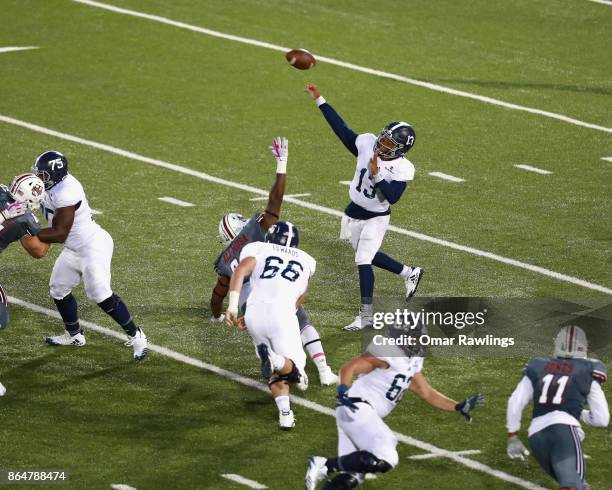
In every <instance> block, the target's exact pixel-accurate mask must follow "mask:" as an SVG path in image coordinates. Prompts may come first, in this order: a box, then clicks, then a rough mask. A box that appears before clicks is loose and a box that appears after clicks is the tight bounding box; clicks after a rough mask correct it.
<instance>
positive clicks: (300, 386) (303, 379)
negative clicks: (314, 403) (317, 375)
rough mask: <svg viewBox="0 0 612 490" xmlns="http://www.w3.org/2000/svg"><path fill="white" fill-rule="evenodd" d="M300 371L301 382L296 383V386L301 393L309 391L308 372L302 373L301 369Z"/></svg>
mask: <svg viewBox="0 0 612 490" xmlns="http://www.w3.org/2000/svg"><path fill="white" fill-rule="evenodd" d="M298 371H299V372H300V380H299V381H298V382H297V383H295V386H296V387H297V389H298V390H300V391H306V390H307V389H308V376H307V375H306V371H302V370H301V369H299V368H298Z"/></svg>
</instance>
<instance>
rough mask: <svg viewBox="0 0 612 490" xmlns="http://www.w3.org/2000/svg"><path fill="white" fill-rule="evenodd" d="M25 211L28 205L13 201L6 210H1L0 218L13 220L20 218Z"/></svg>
mask: <svg viewBox="0 0 612 490" xmlns="http://www.w3.org/2000/svg"><path fill="white" fill-rule="evenodd" d="M27 210H28V205H27V204H26V203H25V202H23V201H15V202H14V203H11V205H10V206H9V207H8V208H6V209H3V210H2V211H0V212H1V213H2V216H4V218H5V219H13V218H16V217H17V216H21V215H22V214H24V213H25V212H26V211H27Z"/></svg>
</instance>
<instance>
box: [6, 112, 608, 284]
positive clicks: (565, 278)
mask: <svg viewBox="0 0 612 490" xmlns="http://www.w3.org/2000/svg"><path fill="white" fill-rule="evenodd" d="M0 121H1V122H5V123H7V124H12V125H14V126H19V127H22V128H26V129H29V130H31V131H35V132H37V133H41V134H46V135H49V136H54V137H56V138H59V139H62V140H66V141H72V142H74V143H78V144H80V145H84V146H89V147H91V148H97V149H98V150H102V151H107V152H109V153H113V154H115V155H119V156H122V157H125V158H129V159H131V160H136V161H139V162H142V163H146V164H148V165H153V166H156V167H161V168H165V169H167V170H172V171H173V172H178V173H181V174H185V175H190V176H192V177H196V178H198V179H202V180H207V181H209V182H214V183H216V184H220V185H225V186H227V187H232V188H234V189H240V190H243V191H245V192H251V193H253V194H258V195H260V196H267V195H268V194H269V191H265V190H263V189H258V188H257V187H252V186H250V185H245V184H240V183H238V182H233V181H231V180H226V179H222V178H220V177H215V176H214V175H210V174H207V173H204V172H199V171H197V170H193V169H190V168H188V167H183V166H181V165H176V164H174V163H169V162H165V161H163V160H157V159H155V158H150V157H145V156H143V155H139V154H138V153H134V152H131V151H127V150H122V149H120V148H115V147H114V146H110V145H106V144H103V143H97V142H95V141H91V140H86V139H83V138H79V137H78V136H72V135H70V134H66V133H61V132H59V131H55V130H53V129H49V128H45V127H43V126H38V125H36V124H32V123H28V122H25V121H21V120H19V119H15V118H12V117H9V116H3V115H0ZM285 201H287V202H290V203H292V204H295V205H297V206H301V207H303V208H307V209H311V210H313V211H318V212H320V213H324V214H329V215H332V216H338V217H342V216H343V214H344V213H343V212H342V211H339V210H337V209H332V208H328V207H325V206H320V205H318V204H314V203H311V202H308V201H301V200H299V199H297V198H294V197H286V198H285ZM388 229H389V230H390V231H393V232H396V233H400V234H402V235H406V236H409V237H412V238H416V239H417V240H422V241H424V242H429V243H434V244H436V245H441V246H443V247H448V248H452V249H454V250H461V251H462V252H466V253H469V254H472V255H476V256H478V257H484V258H487V259H490V260H494V261H496V262H501V263H503V264H507V265H512V266H514V267H519V268H521V269H525V270H528V271H530V272H535V273H537V274H542V275H544V276H547V277H551V278H553V279H556V280H558V281H562V282H567V283H570V284H574V285H576V286H580V287H583V288H587V289H591V290H593V291H599V292H601V293H605V294H609V295H612V289H610V288H607V287H605V286H601V285H599V284H595V283H592V282H589V281H585V280H583V279H579V278H577V277H573V276H569V275H567V274H561V273H560V272H555V271H551V270H549V269H546V268H544V267H540V266H538V265H532V264H528V263H526V262H521V261H520V260H516V259H511V258H509V257H504V256H502V255H497V254H494V253H492V252H486V251H484V250H480V249H477V248H474V247H469V246H466V245H461V244H459V243H455V242H450V241H448V240H444V239H441V238H436V237H432V236H429V235H425V234H423V233H419V232H416V231H412V230H407V229H405V228H400V227H398V226H393V225H391V226H389V228H388Z"/></svg>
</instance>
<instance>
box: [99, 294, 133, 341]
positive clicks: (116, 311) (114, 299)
mask: <svg viewBox="0 0 612 490" xmlns="http://www.w3.org/2000/svg"><path fill="white" fill-rule="evenodd" d="M98 306H99V307H100V308H102V309H103V310H104V312H105V313H106V314H107V315H109V316H110V317H111V318H112V319H113V320H115V321H116V322H117V323H118V324H119V325H121V327H122V328H123V330H125V332H126V333H127V334H128V335H129V336H130V337H133V336H134V335H136V331H137V330H138V327H137V326H136V324H135V323H134V320H133V319H132V315H130V312H129V311H128V309H127V306H126V305H125V303H124V302H123V301H122V299H121V298H120V297H119V296H117V295H116V294H115V293H113V295H112V296H109V297H108V298H106V299H105V300H104V301H102V302H101V303H98Z"/></svg>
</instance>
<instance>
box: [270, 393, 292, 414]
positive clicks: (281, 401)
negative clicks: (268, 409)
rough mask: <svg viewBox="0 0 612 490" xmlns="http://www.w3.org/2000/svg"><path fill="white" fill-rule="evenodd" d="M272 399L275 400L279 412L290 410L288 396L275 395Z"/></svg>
mask: <svg viewBox="0 0 612 490" xmlns="http://www.w3.org/2000/svg"><path fill="white" fill-rule="evenodd" d="M274 401H275V402H276V406H277V407H278V411H279V412H288V411H289V410H291V405H290V404H289V397H288V396H277V397H276V398H275V399H274Z"/></svg>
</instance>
